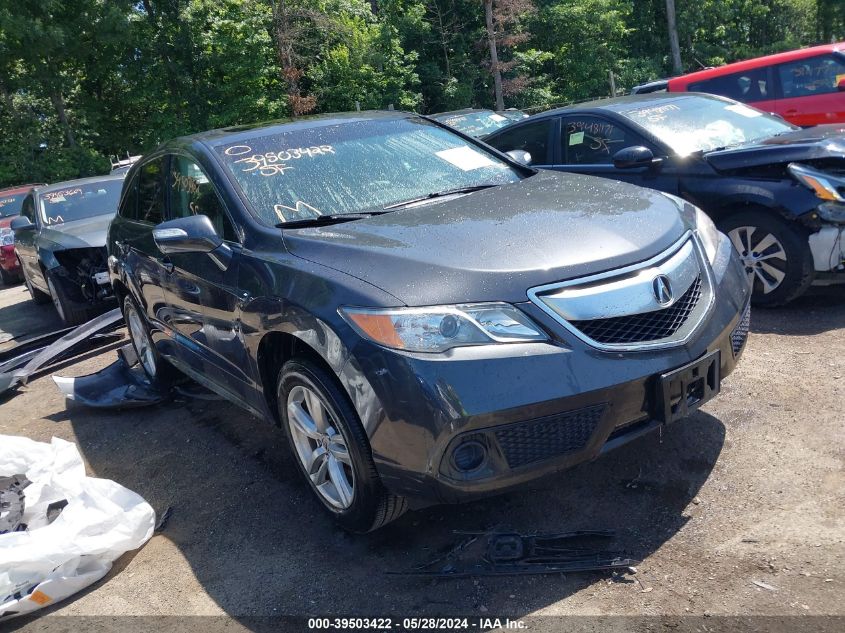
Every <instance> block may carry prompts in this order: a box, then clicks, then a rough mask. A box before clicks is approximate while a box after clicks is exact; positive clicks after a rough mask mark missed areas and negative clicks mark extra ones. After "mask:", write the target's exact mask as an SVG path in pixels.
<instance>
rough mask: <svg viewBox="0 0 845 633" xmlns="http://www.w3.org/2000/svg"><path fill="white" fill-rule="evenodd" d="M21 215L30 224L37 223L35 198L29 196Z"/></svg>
mask: <svg viewBox="0 0 845 633" xmlns="http://www.w3.org/2000/svg"><path fill="white" fill-rule="evenodd" d="M21 215H22V216H24V217H25V218H27V219H28V220H29V221H30V222H33V223H34V222H35V196H34V195H33V194H29V195H28V196H27V197H26V199H25V200H24V201H23V205H22V206H21Z"/></svg>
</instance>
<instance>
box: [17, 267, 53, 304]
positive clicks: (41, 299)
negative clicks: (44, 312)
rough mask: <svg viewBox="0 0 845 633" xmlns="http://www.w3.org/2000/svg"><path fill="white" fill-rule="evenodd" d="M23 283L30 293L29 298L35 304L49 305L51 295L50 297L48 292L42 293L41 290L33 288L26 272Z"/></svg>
mask: <svg viewBox="0 0 845 633" xmlns="http://www.w3.org/2000/svg"><path fill="white" fill-rule="evenodd" d="M19 261H20V260H19ZM21 270H24V269H23V267H21ZM23 283H24V285H25V286H26V289H27V290H28V291H29V296H30V297H32V300H33V301H34V302H35V303H47V302H48V301H50V295H48V294H47V293H46V292H42V291H41V290H39V289H38V288H36V287H35V286H33V285H32V282H31V281H30V280H29V277H27V276H26V272H24V273H23Z"/></svg>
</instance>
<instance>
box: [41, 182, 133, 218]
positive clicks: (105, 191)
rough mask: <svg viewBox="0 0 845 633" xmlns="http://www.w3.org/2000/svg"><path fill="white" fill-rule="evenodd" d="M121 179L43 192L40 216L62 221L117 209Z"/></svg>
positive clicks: (109, 212) (113, 211)
mask: <svg viewBox="0 0 845 633" xmlns="http://www.w3.org/2000/svg"><path fill="white" fill-rule="evenodd" d="M122 185H123V181H122V180H120V179H115V180H109V181H105V182H96V183H89V184H84V185H77V186H73V187H65V188H64V189H56V190H53V191H45V192H44V193H42V194H41V196H40V199H41V219H42V221H43V222H44V224H47V225H51V224H61V223H63V222H71V221H73V220H81V219H83V218H89V217H93V216H96V215H112V214H114V213H115V212H116V211H117V203H118V199H119V197H120V189H121V186H122Z"/></svg>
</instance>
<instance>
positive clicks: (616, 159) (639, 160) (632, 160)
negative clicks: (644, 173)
mask: <svg viewBox="0 0 845 633" xmlns="http://www.w3.org/2000/svg"><path fill="white" fill-rule="evenodd" d="M660 162H661V161H660V159H659V158H655V157H654V154H653V153H652V151H651V150H650V149H649V148H647V147H643V146H642V145H634V146H633V147H624V148H622V149H620V150H619V151H618V152H616V153H615V154H614V155H613V166H614V167H616V169H632V168H634V167H652V166H654V165H659V164H660Z"/></svg>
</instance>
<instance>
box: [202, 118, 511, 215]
mask: <svg viewBox="0 0 845 633" xmlns="http://www.w3.org/2000/svg"><path fill="white" fill-rule="evenodd" d="M215 150H216V151H217V153H218V156H219V157H220V158H221V159H222V161H223V163H224V165H225V167H226V169H227V170H228V171H229V173H230V174H231V175H232V177H233V178H234V180H235V181H236V182H237V184H238V186H239V187H240V189H241V191H242V192H243V195H244V197H245V198H246V199H247V200H248V201H249V203H250V208H251V209H252V210H253V211H254V212H255V214H256V215H257V216H258V217H259V218H260V219H261V220H263V221H264V222H266V223H267V224H271V225H275V224H279V223H280V222H290V221H295V220H308V219H311V218H315V217H318V216H320V215H337V214H344V213H359V212H364V211H376V210H384V207H388V206H390V205H393V204H396V203H401V202H404V201H408V200H412V199H417V198H420V197H422V198H423V199H425V197H426V196H427V195H428V194H431V193H434V192H442V191H448V190H453V189H460V188H465V187H474V186H478V185H482V186H491V185H497V184H506V183H509V182H515V181H517V180H520V179H521V178H522V175H521V172H519V171H517V170H515V169H514V168H512V167H511V166H510V165H509V164H508V163H506V162H504V161H502V160H501V159H500V158H498V156H496V155H495V154H492V153H491V152H489V151H487V150H485V149H484V148H483V147H482V146H479V145H474V144H472V143H468V142H467V140H466V139H464V138H462V137H460V136H458V135H457V134H455V133H454V132H453V131H451V130H448V129H445V128H443V127H441V126H439V125H437V124H434V123H432V122H430V121H426V120H424V119H414V118H407V119H405V118H396V119H394V118H385V119H376V120H351V121H341V122H339V123H337V124H326V125H321V126H317V127H310V128H305V129H285V127H281V128H279V129H278V130H277V131H274V132H269V131H268V133H267V134H265V135H264V136H249V137H247V138H238V139H231V140H229V141H228V142H225V143H221V144H220V145H219V146H217V147H215ZM440 201H441V200H440V199H435V198H432V201H431V202H430V203H427V202H426V203H425V204H437V203H438V202H440Z"/></svg>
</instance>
